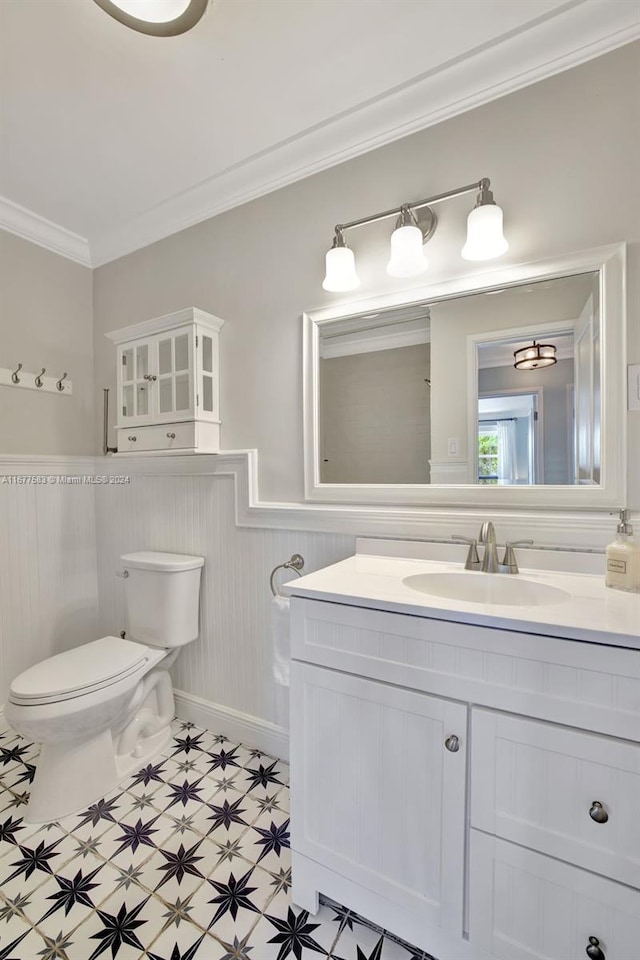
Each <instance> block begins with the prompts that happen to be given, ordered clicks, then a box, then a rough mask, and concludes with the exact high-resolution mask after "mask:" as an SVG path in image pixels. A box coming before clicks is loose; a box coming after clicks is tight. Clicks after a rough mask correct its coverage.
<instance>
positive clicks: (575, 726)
mask: <svg viewBox="0 0 640 960" xmlns="http://www.w3.org/2000/svg"><path fill="white" fill-rule="evenodd" d="M383 544H384V545H383ZM438 548H440V550H441V554H440V555H444V556H445V557H446V558H447V560H446V561H444V562H443V561H441V560H437V559H436V560H434V559H424V558H425V557H429V556H431V557H434V556H438V552H437V550H438ZM454 549H455V553H452V551H453V550H454ZM434 550H436V553H433V551H434ZM403 551H404V556H403ZM447 551H448V552H447ZM382 553H386V554H387V555H385V556H383V555H380V554H382ZM407 555H408V556H409V557H410V559H406V556H407ZM453 556H456V557H457V556H460V559H461V560H462V561H463V559H464V551H463V550H461V548H452V547H444V546H442V547H440V545H437V546H435V545H426V544H425V545H420V544H416V543H406V544H404V545H402V544H397V543H393V542H390V541H389V542H386V543H385V542H383V541H376V542H371V543H368V542H367V541H359V542H358V554H357V555H356V556H355V557H352V558H350V559H348V560H345V561H343V562H341V563H338V564H336V565H334V566H332V567H329V568H326V569H324V570H320V571H318V572H317V573H314V574H311V575H309V576H306V577H304V578H303V579H301V580H300V581H297V582H296V583H295V584H290V585H289V586H290V589H291V593H292V595H293V599H292V638H293V639H292V657H293V662H292V670H291V697H292V717H291V788H292V856H293V899H294V902H295V903H297V904H298V905H300V906H302V907H305V908H306V909H309V910H311V911H313V912H315V910H316V909H317V898H318V894H320V893H321V894H325V895H327V896H330V897H332V898H333V899H335V900H337V901H340V902H341V903H343V904H345V905H346V906H349V907H351V908H353V909H354V910H356V911H357V912H359V913H361V914H363V915H364V916H366V917H367V918H368V919H370V920H372V921H374V922H376V923H378V924H380V925H381V926H383V927H386V928H387V929H389V930H391V931H392V932H393V933H395V934H397V935H398V936H400V937H403V938H404V939H406V940H408V941H409V942H411V943H414V944H415V945H416V946H418V947H420V948H422V949H424V950H427V951H429V952H430V953H431V954H433V955H434V956H435V957H437V958H438V960H465V958H473V960H480V958H497V960H524V958H527V960H533V958H541V960H542V958H545V960H584V958H585V957H589V958H590V960H636V958H637V957H638V956H640V596H637V595H629V594H622V593H618V592H616V591H611V590H607V589H606V588H605V587H604V584H603V578H602V576H601V575H597V574H596V571H597V570H598V568H599V566H601V565H602V559H603V558H602V557H599V556H595V557H587V556H584V555H576V554H573V555H572V554H564V557H565V558H568V564H567V566H565V567H564V568H563V569H565V570H566V569H568V570H572V569H573V570H583V571H585V570H586V571H591V572H579V573H566V572H563V573H558V572H553V571H552V570H549V569H546V570H544V569H526V570H524V571H521V573H520V574H519V575H518V576H507V575H504V574H500V575H492V574H486V573H481V572H470V573H466V574H464V573H462V571H463V562H456V563H455V564H454V563H451V562H448V561H449V559H450V558H452V557H453ZM542 556H543V554H542V552H534V551H530V552H529V551H528V552H526V553H525V552H519V559H520V562H521V565H522V566H525V567H529V563H530V561H527V560H526V559H525V557H534V558H540V557H542ZM546 556H547V558H548V564H553V565H554V566H555V567H556V568H557V567H558V565H559V556H560V555H559V554H554V553H553V552H548V553H547V554H546ZM543 562H544V561H543ZM562 562H564V561H562ZM571 564H573V566H572V565H571ZM452 573H453V574H456V575H458V576H462V578H463V580H464V578H465V577H466V578H467V582H468V583H469V584H471V583H472V581H473V587H474V589H476V583H477V582H480V578H489V579H488V580H485V581H484V582H485V583H487V582H488V583H491V581H494V582H496V584H497V581H498V579H500V581H501V582H503V581H509V582H514V583H516V582H517V583H518V587H517V588H516V587H514V589H519V588H520V586H521V585H522V584H525V583H527V584H533V586H530V587H527V588H526V589H528V591H529V594H528V596H527V600H528V602H527V604H525V605H522V604H521V599H522V598H521V597H519V596H517V595H515V596H514V597H510V596H508V588H507V594H506V595H505V594H502V593H501V594H495V595H493V596H492V595H491V594H490V593H488V594H487V596H486V597H485V601H484V602H469V601H468V600H461V599H447V598H446V597H443V596H435V595H432V594H429V593H426V592H422V589H421V588H420V589H416V586H418V585H420V584H421V585H422V587H424V583H425V581H424V580H423V579H422V578H424V576H425V575H428V574H438V575H440V579H436V580H435V581H427V583H428V584H429V585H430V588H431V587H434V584H435V587H437V588H438V589H440V590H444V592H447V591H449V592H450V591H451V589H454V590H458V587H456V586H455V584H457V583H458V581H457V580H455V578H454V580H451V577H450V575H451V574H452ZM442 575H445V576H444V578H443V577H442ZM412 577H414V578H415V577H418V578H419V579H418V580H409V582H408V583H407V582H406V581H407V580H408V578H412ZM451 583H454V587H451ZM411 584H413V586H412V585H411ZM442 584H444V585H445V586H444V587H443V586H442ZM549 587H551V588H555V589H556V590H558V591H559V592H558V593H557V594H554V593H553V592H551V593H548V594H547V591H546V588H549ZM459 589H460V590H461V591H464V589H465V583H464V582H462V581H460V587H459ZM482 589H483V590H484V589H488V588H484V587H483V588H482ZM501 589H502V588H501ZM563 591H564V593H563ZM491 600H493V601H494V602H487V601H491ZM495 601H498V602H495Z"/></svg>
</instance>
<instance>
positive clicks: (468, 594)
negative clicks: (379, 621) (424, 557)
mask: <svg viewBox="0 0 640 960" xmlns="http://www.w3.org/2000/svg"><path fill="white" fill-rule="evenodd" d="M402 582H403V583H404V584H405V586H407V587H409V588H410V589H411V590H417V591H418V593H426V594H428V595H429V596H432V597H442V598H444V599H445V600H463V601H464V602H465V603H489V604H500V605H502V606H513V607H543V606H547V605H548V604H551V603H564V602H566V601H567V600H570V599H571V594H570V593H568V592H567V591H566V590H562V589H561V588H560V587H551V586H549V584H546V583H537V582H536V581H535V580H526V579H525V578H523V577H521V576H519V575H510V574H504V573H500V574H496V573H473V572H471V571H460V572H459V573H457V572H452V573H418V574H415V575H414V576H411V577H405V578H404V580H403V581H402Z"/></svg>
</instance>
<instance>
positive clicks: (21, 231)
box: [0, 197, 92, 267]
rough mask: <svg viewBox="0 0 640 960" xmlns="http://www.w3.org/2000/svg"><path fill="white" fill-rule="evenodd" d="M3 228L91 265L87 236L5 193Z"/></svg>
mask: <svg viewBox="0 0 640 960" xmlns="http://www.w3.org/2000/svg"><path fill="white" fill-rule="evenodd" d="M0 228H2V229H3V230H6V231H7V233H13V234H15V235H16V236H17V237H22V239H23V240H30V241H31V243H36V244H37V245H38V246H39V247H44V248H45V250H51V252H52V253H58V254H60V256H62V257H66V258H67V259H68V260H73V261H75V263H80V264H82V266H83V267H90V266H91V265H92V264H91V252H90V250H89V241H88V240H87V239H85V237H81V236H79V235H78V234H77V233H72V232H71V230H67V229H66V228H65V227H61V226H60V225H59V224H57V223H53V222H52V221H51V220H47V219H46V218H45V217H41V216H39V215H38V214H37V213H34V212H33V211H32V210H27V209H26V207H21V206H20V204H18V203H14V202H13V201H12V200H8V199H7V198H6V197H0Z"/></svg>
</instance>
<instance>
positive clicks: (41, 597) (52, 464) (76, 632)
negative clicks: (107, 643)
mask: <svg viewBox="0 0 640 960" xmlns="http://www.w3.org/2000/svg"><path fill="white" fill-rule="evenodd" d="M94 463H95V461H94V460H93V458H86V459H85V458H73V457H69V458H55V457H38V458H28V457H25V458H21V457H11V458H9V457H0V704H1V703H3V702H4V701H5V699H6V695H7V692H8V688H9V684H10V683H11V680H12V679H13V677H14V676H16V675H17V674H18V673H20V672H21V671H22V670H26V669H27V667H30V666H32V664H34V663H37V662H38V661H39V660H43V659H44V658H45V657H50V656H52V655H53V654H55V653H61V652H62V651H63V650H68V649H70V648H71V647H75V646H78V644H80V643H84V642H86V641H87V640H94V639H95V638H96V637H97V636H98V584H97V573H96V538H95V511H94V500H95V487H93V486H91V485H88V484H78V485H76V484H65V483H60V482H56V481H55V480H54V481H53V482H47V483H38V482H36V483H20V484H18V483H15V482H13V478H15V477H18V476H28V477H31V476H37V477H40V478H42V477H46V476H47V475H52V476H54V477H58V476H73V475H75V476H84V475H87V474H91V473H93V471H94ZM5 477H9V478H11V479H9V480H5V479H4V478H5Z"/></svg>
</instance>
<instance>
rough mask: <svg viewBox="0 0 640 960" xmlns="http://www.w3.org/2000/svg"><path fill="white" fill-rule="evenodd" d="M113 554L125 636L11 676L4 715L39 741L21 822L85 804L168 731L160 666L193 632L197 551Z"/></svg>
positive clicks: (168, 703) (168, 689)
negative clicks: (193, 554) (121, 584)
mask: <svg viewBox="0 0 640 960" xmlns="http://www.w3.org/2000/svg"><path fill="white" fill-rule="evenodd" d="M121 561H122V565H123V569H122V571H121V572H120V574H119V575H120V576H122V577H123V578H124V590H125V606H126V639H123V638H121V637H102V638H101V639H99V640H94V641H92V642H90V643H86V644H83V645H82V646H80V647H77V648H76V649H74V650H68V651H66V652H65V653H60V654H58V655H57V656H54V657H50V658H49V659H48V660H43V661H42V662H41V663H38V664H36V665H35V666H33V667H30V668H29V669H28V670H25V672H24V673H21V674H20V675H19V676H18V677H16V679H15V680H14V681H13V683H12V684H11V687H10V691H9V698H8V702H7V704H6V706H5V716H6V718H7V720H8V721H9V723H10V724H11V726H12V727H13V728H14V730H16V732H17V733H19V734H21V735H22V736H24V737H26V738H27V739H28V740H32V741H35V742H37V743H41V744H42V751H41V753H40V757H39V760H38V764H37V769H36V774H35V779H34V781H33V785H32V788H31V796H30V799H29V804H28V806H27V811H26V816H25V819H26V821H27V822H28V823H44V822H50V821H53V820H58V819H59V818H60V817H65V816H67V815H68V814H71V813H74V812H76V811H79V810H84V809H86V807H87V806H89V805H90V804H92V803H94V802H95V801H96V800H98V799H100V798H101V797H103V796H105V794H107V793H109V792H110V791H111V790H113V789H114V787H116V786H117V785H118V784H119V783H120V782H121V781H122V780H124V779H126V778H127V777H128V776H129V775H130V774H132V773H135V772H136V771H137V770H139V769H140V768H141V767H143V766H145V765H146V764H147V763H149V762H150V761H152V760H153V759H154V758H155V757H156V756H157V755H158V754H159V753H161V752H162V750H163V748H164V747H165V746H166V744H167V742H168V741H169V739H170V737H171V721H172V719H173V715H174V706H173V687H172V684H171V677H170V675H169V668H170V667H171V666H172V664H173V663H174V662H175V660H176V659H177V657H178V654H179V653H180V648H181V647H183V646H184V645H185V644H187V643H191V642H192V641H193V640H195V639H196V638H197V636H198V629H199V628H198V612H199V597H200V577H201V573H202V567H203V566H204V559H203V558H202V557H190V556H184V555H182V554H173V553H150V552H147V553H129V554H125V555H124V556H123V557H122V558H121Z"/></svg>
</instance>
